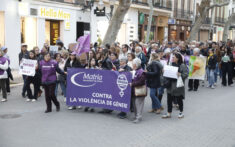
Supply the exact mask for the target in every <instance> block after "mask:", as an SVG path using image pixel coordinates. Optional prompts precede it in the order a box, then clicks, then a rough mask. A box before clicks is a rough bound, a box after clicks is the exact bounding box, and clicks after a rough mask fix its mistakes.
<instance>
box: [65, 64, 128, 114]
mask: <svg viewBox="0 0 235 147" xmlns="http://www.w3.org/2000/svg"><path fill="white" fill-rule="evenodd" d="M131 78H132V75H131V73H130V72H123V73H119V72H116V71H108V70H97V69H80V68H71V69H69V70H68V76H67V105H69V106H89V107H101V108H105V109H111V110H118V111H123V112H128V111H129V109H130V99H131V87H130V85H129V83H131Z"/></svg>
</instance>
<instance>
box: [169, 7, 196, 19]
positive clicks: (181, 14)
mask: <svg viewBox="0 0 235 147" xmlns="http://www.w3.org/2000/svg"><path fill="white" fill-rule="evenodd" d="M174 17H175V18H179V19H187V20H192V19H193V11H186V10H183V9H175V10H174Z"/></svg>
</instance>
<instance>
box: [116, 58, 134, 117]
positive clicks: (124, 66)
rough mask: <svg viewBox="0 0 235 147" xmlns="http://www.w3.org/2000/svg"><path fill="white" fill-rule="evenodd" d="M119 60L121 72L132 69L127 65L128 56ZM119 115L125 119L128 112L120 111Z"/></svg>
mask: <svg viewBox="0 0 235 147" xmlns="http://www.w3.org/2000/svg"><path fill="white" fill-rule="evenodd" d="M119 62H120V66H119V69H118V71H119V72H129V71H132V69H131V67H129V66H128V65H127V58H125V57H122V58H120V59H119ZM117 116H118V117H119V118H121V119H124V118H126V113H125V112H120V113H119V114H118V115H117Z"/></svg>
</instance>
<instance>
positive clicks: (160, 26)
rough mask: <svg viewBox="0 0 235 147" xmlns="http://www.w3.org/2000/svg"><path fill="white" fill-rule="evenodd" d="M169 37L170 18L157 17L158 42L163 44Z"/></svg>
mask: <svg viewBox="0 0 235 147" xmlns="http://www.w3.org/2000/svg"><path fill="white" fill-rule="evenodd" d="M167 36H168V17H164V16H158V17H157V40H159V41H160V43H162V42H163V41H164V40H167Z"/></svg>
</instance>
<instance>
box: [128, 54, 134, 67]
mask: <svg viewBox="0 0 235 147" xmlns="http://www.w3.org/2000/svg"><path fill="white" fill-rule="evenodd" d="M127 59H128V62H127V65H128V66H129V67H131V68H132V69H133V60H134V59H135V54H134V53H128V54H127Z"/></svg>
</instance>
